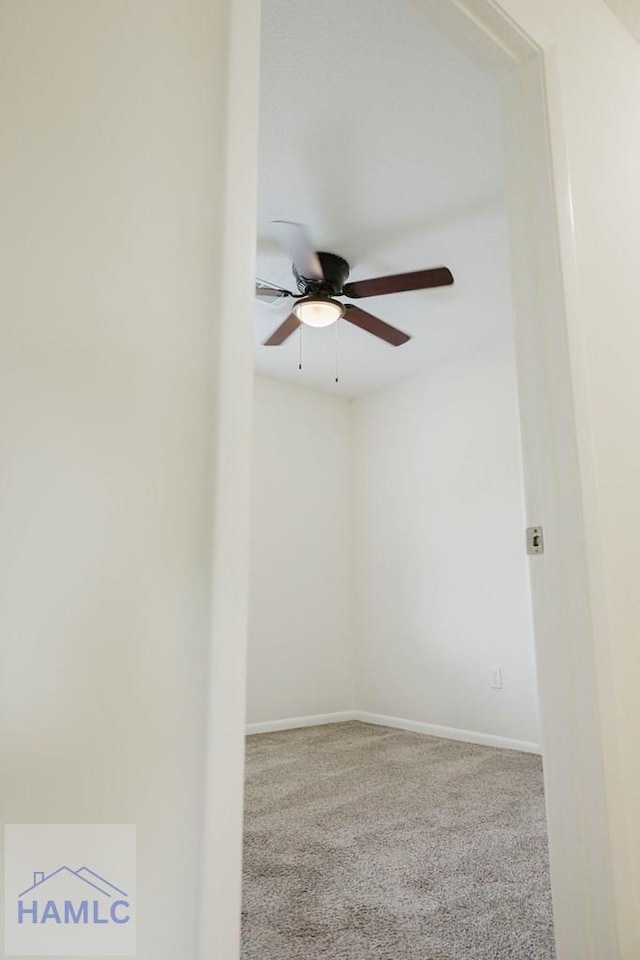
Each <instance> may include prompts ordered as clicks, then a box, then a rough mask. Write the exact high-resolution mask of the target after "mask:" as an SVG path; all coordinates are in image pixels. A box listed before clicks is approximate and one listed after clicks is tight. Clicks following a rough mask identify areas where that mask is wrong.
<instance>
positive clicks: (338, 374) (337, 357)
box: [334, 320, 340, 383]
mask: <svg viewBox="0 0 640 960" xmlns="http://www.w3.org/2000/svg"><path fill="white" fill-rule="evenodd" d="M339 322H340V321H339V320H337V321H336V323H335V324H334V326H335V328H336V383H339V382H340V370H339V365H338V360H339V355H338V323H339Z"/></svg>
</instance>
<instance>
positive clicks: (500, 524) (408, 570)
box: [243, 0, 554, 960]
mask: <svg viewBox="0 0 640 960" xmlns="http://www.w3.org/2000/svg"><path fill="white" fill-rule="evenodd" d="M338 19H341V23H342V30H341V32H340V34H339V35H338V36H336V35H335V31H334V26H333V25H334V24H335V22H336V20H338ZM262 22H263V25H262V81H261V125H260V129H261V134H260V149H259V198H258V210H259V214H258V258H257V274H258V277H259V278H260V280H259V289H258V290H257V294H258V297H257V304H256V345H255V351H256V352H255V361H256V371H257V377H256V382H255V387H254V390H255V393H254V455H253V485H252V518H251V577H250V605H249V611H250V615H249V643H248V683H247V719H248V725H249V732H250V733H253V734H256V736H254V737H253V738H252V739H251V740H250V741H249V745H248V760H247V792H246V816H245V879H244V947H243V957H244V958H245V960H257V958H259V957H262V956H264V955H265V954H268V955H269V956H270V957H271V958H272V960H285V958H288V957H289V956H291V954H292V952H293V953H295V950H296V949H297V950H299V951H300V952H301V955H304V956H305V957H308V958H309V960H312V958H313V957H315V956H316V955H317V956H318V957H319V956H324V955H328V956H336V957H338V956H346V955H349V956H354V957H358V956H363V957H365V956H366V957H369V958H370V960H375V957H376V956H377V955H378V954H379V955H380V956H383V955H385V952H386V953H389V952H390V953H394V954H397V955H406V956H408V957H410V956H416V957H418V956H423V955H427V954H430V953H432V952H433V951H434V950H440V951H441V953H442V954H443V956H446V955H451V956H452V957H453V956H455V954H456V952H457V951H458V950H459V949H461V946H462V945H463V944H464V945H467V946H468V948H469V949H470V950H471V952H473V954H474V955H475V956H478V957H481V956H484V954H483V953H482V951H483V950H484V951H485V953H486V957H487V958H493V957H495V956H496V955H499V951H500V949H501V945H502V949H505V950H507V952H512V953H517V952H521V953H522V954H523V955H535V956H536V957H538V958H539V960H551V958H552V957H553V956H554V947H553V922H552V907H551V896H550V880H549V865H548V855H547V842H546V834H545V820H544V798H543V786H542V769H541V762H540V760H539V758H538V757H536V756H533V755H535V754H536V753H538V754H539V753H540V731H539V723H538V709H537V689H536V676H535V652H534V640H533V634H534V631H533V624H532V616H531V600H530V595H529V572H528V560H527V556H526V554H525V549H524V529H525V527H526V521H525V509H524V494H523V475H522V474H523V470H522V450H521V442H520V426H519V410H518V388H517V373H516V355H515V342H514V324H513V313H514V309H513V297H512V293H511V284H510V272H509V270H510V267H509V224H508V212H507V204H506V180H505V161H504V148H503V130H502V125H503V104H502V91H501V85H500V82H499V81H498V80H497V79H496V78H495V76H493V75H492V74H491V73H489V72H488V71H487V70H486V69H483V68H482V67H480V66H479V65H478V64H477V63H476V62H474V61H473V60H472V59H470V58H469V57H468V56H466V55H465V54H464V53H463V52H460V51H458V50H456V49H455V48H454V47H453V46H452V45H451V44H450V43H449V41H448V40H447V39H446V38H445V37H444V36H443V35H442V34H441V33H439V32H438V31H437V30H436V29H435V28H434V27H433V26H432V25H431V24H430V23H429V21H428V19H427V18H426V17H424V16H423V15H422V14H421V13H420V11H417V10H415V9H412V8H411V7H410V6H408V5H407V4H406V3H403V2H399V3H396V4H394V5H393V7H391V8H390V7H389V4H387V3H384V2H382V0H380V2H377V3H376V2H374V3H373V4H372V3H371V2H369V0H367V2H366V3H360V4H359V3H352V4H350V5H349V8H348V10H345V9H343V7H342V6H341V5H340V4H339V3H338V2H333V0H328V2H326V3H324V4H323V5H321V6H320V7H317V8H314V9H313V10H310V9H308V8H304V7H300V6H298V7H295V8H292V7H291V5H290V4H289V3H287V2H285V0H265V2H263V21H262ZM356 37H357V39H358V43H357V45H356V43H355V38H356ZM317 49H321V50H322V51H323V56H322V58H321V59H320V60H318V59H317V58H314V56H313V53H314V50H317ZM292 50H295V54H291V51H292ZM367 102H369V103H371V104H375V108H374V109H368V110H367V109H357V108H356V109H354V105H364V104H366V103H367ZM310 104H313V108H310V106H309V105H310ZM300 222H302V223H304V224H306V227H305V228H304V230H303V229H302V228H301V227H300V226H294V223H297V224H300ZM318 251H322V252H318ZM338 255H339V257H340V258H343V259H341V260H339V261H338V260H337V256H338ZM292 261H293V264H292ZM336 263H339V264H340V265H343V266H344V271H343V272H344V273H345V276H341V277H340V278H339V281H340V282H339V283H338V284H336V287H335V289H330V290H328V291H325V290H324V287H323V284H326V285H328V286H330V285H331V283H332V282H333V279H334V276H333V275H334V272H335V271H334V270H333V267H334V265H335V264H336ZM347 270H348V271H349V274H348V277H347V276H346V272H347ZM305 271H306V272H305ZM407 271H408V272H409V278H407V277H406V272H407ZM414 271H427V273H426V274H425V275H424V277H421V278H416V274H415V273H414ZM437 271H440V272H439V273H438V272H437ZM301 276H302V277H305V278H309V277H313V278H314V279H313V281H312V282H309V283H301V280H300V278H301ZM380 276H383V277H385V278H388V277H389V276H393V277H395V278H396V279H394V280H393V281H390V280H384V281H380V280H374V281H370V280H368V279H367V278H371V277H380ZM318 277H320V278H321V279H318ZM441 278H445V279H446V280H447V282H444V280H441ZM432 280H434V281H438V282H437V284H435V283H434V286H428V287H427V289H418V290H416V289H412V288H413V287H414V286H415V284H416V282H419V283H422V282H424V285H425V286H427V285H428V284H430V283H431V281H432ZM450 280H453V283H450V282H448V281H450ZM292 286H293V291H294V296H293V297H292V296H288V295H287V294H289V293H291V287H292ZM405 287H408V289H405ZM382 290H384V291H387V292H385V293H382ZM390 290H391V291H393V292H388V291H390ZM309 292H311V294H312V295H316V294H318V293H320V294H321V295H323V296H327V295H333V296H334V300H332V301H327V303H328V304H329V303H333V302H337V303H338V307H337V311H338V313H339V311H340V310H342V311H346V312H345V314H344V316H343V317H339V319H338V320H335V318H333V319H334V322H333V323H331V324H329V323H327V326H320V327H314V326H313V325H308V324H307V323H306V322H300V320H301V316H302V315H301V314H299V313H298V312H297V311H299V310H300V307H299V306H298V305H297V304H296V297H300V296H302V294H308V293H309ZM343 294H344V296H343ZM352 294H353V295H354V296H356V300H355V303H356V304H357V306H356V307H355V309H357V310H359V311H360V310H361V308H362V307H364V309H365V310H366V313H365V314H364V316H365V317H366V318H375V321H372V322H370V323H369V326H368V328H367V326H365V328H364V329H363V327H362V326H361V325H360V323H357V324H355V323H350V319H351V317H350V314H349V311H350V310H352V309H354V307H353V306H352V304H351V302H350V298H351V295H352ZM300 303H301V304H303V303H304V301H300ZM303 309H304V307H303ZM358 316H360V314H359V315H358ZM331 319H332V317H331V316H329V317H328V320H331ZM380 320H382V322H383V324H385V325H387V326H380V325H379V321H380ZM327 725H328V726H327ZM285 730H286V731H294V732H288V733H284V732H283V731H285ZM398 731H402V732H398ZM425 735H427V736H426V737H425ZM434 736H435V737H436V738H438V739H436V740H433V739H432V738H433V737H434ZM487 747H489V749H487ZM495 747H498V748H500V752H497V751H496V750H495V749H492V748H495ZM505 748H506V749H505ZM503 751H504V752H503ZM512 751H515V752H512ZM525 752H526V753H527V754H528V755H524V753H525ZM374 877H375V881H374V880H373V878H374ZM482 917H484V918H490V921H489V920H487V921H486V923H485V926H486V927H487V929H483V923H484V921H481V920H480V918H482ZM380 951H382V952H381V953H380Z"/></svg>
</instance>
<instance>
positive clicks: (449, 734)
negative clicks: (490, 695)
mask: <svg viewBox="0 0 640 960" xmlns="http://www.w3.org/2000/svg"><path fill="white" fill-rule="evenodd" d="M351 719H352V720H359V721H360V723H373V724H375V725H377V726H380V727H395V728H397V729H398V730H410V731H411V732H413V733H426V734H427V735H428V736H430V737H442V738H443V739H444V740H463V741H464V742H465V743H479V744H481V745H482V746H485V747H499V748H500V749H501V750H520V751H521V752H522V753H542V751H541V749H540V747H539V745H538V744H537V743H530V742H529V741H528V740H512V739H510V738H509V737H497V736H494V734H492V733H476V732H475V731H474V730H457V729H456V728H455V727H440V726H438V725H437V724H435V723H421V722H420V721H419V720H402V719H401V718H400V717H386V716H384V714H381V713H367V712H366V711H364V710H354V711H352V715H351Z"/></svg>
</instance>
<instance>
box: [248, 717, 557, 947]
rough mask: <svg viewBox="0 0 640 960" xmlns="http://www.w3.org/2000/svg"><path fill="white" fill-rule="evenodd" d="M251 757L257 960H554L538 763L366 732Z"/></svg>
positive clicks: (341, 729)
mask: <svg viewBox="0 0 640 960" xmlns="http://www.w3.org/2000/svg"><path fill="white" fill-rule="evenodd" d="M247 748H248V749H247V788H246V832H245V880H244V906H243V952H242V957H243V960H552V958H553V957H554V947H553V924H552V915H551V896H550V889H549V866H548V857H547V840H546V827H545V815H544V798H543V786H542V765H541V761H540V758H539V757H536V756H532V755H530V754H525V753H516V752H514V751H510V750H497V749H494V748H491V747H480V746H475V745H473V744H468V743H458V742H455V741H451V740H440V739H437V738H435V737H426V736H423V735H421V734H415V733H407V732H405V731H399V730H392V729H389V728H387V727H377V726H370V725H367V724H361V723H355V722H354V723H342V724H334V725H331V726H325V727H311V728H307V729H302V730H291V731H286V732H284V733H272V734H259V735H257V736H253V737H249V738H248V744H247Z"/></svg>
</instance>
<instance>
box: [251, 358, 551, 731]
mask: <svg viewBox="0 0 640 960" xmlns="http://www.w3.org/2000/svg"><path fill="white" fill-rule="evenodd" d="M352 533H353V535H352ZM523 537H524V508H523V496H522V465H521V451H520V436H519V425H518V408H517V392H516V373H515V358H514V355H513V349H512V347H511V346H509V345H501V346H497V347H492V348H490V349H487V350H485V351H483V352H481V353H476V354H472V355H470V356H466V357H465V358H463V359H461V360H458V361H456V362H450V363H446V364H441V365H437V366H435V367H433V368H432V369H431V370H430V371H429V372H428V373H427V374H424V375H422V376H421V377H419V378H415V379H412V380H409V381H405V382H403V383H400V384H397V385H394V386H391V387H387V388H385V389H383V390H380V391H378V392H376V393H374V394H370V395H368V396H366V397H363V398H361V399H359V400H356V401H346V400H343V399H340V398H336V397H331V396H329V395H327V394H324V393H320V392H317V391H313V390H308V389H303V388H299V387H294V386H291V385H289V384H285V383H282V382H279V381H276V380H271V379H267V378H265V377H256V390H255V409H254V463H253V492H252V529H251V583H250V629H249V656H248V686H247V704H248V713H247V719H248V721H249V722H250V723H255V722H263V721H277V720H282V719H286V718H290V717H304V716H310V715H316V714H324V713H331V712H334V711H344V710H350V709H357V710H364V711H366V712H369V713H375V714H383V715H386V716H391V717H397V718H400V719H403V720H411V721H418V722H423V723H429V724H437V725H439V726H447V727H454V728H457V729H459V730H466V731H470V732H472V733H478V734H489V735H494V736H499V737H506V738H508V739H512V740H520V741H527V742H529V743H537V742H538V737H539V735H538V722H537V706H536V683H535V666H534V647H533V634H532V625H531V609H530V599H529V585H528V570H527V560H526V555H525V551H524V539H523ZM496 667H500V668H502V671H503V683H504V686H503V689H502V690H494V689H491V688H490V685H489V680H490V673H491V671H492V670H493V669H494V668H496Z"/></svg>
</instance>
